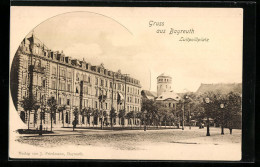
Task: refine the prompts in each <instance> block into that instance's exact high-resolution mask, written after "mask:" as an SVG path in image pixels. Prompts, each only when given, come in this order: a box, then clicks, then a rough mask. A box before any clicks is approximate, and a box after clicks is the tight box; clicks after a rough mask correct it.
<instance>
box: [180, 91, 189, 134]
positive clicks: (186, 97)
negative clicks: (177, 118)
mask: <svg viewBox="0 0 260 167" xmlns="http://www.w3.org/2000/svg"><path fill="white" fill-rule="evenodd" d="M187 99H189V96H188V95H185V96H184V101H183V112H182V130H184V112H185V102H186V100H187Z"/></svg>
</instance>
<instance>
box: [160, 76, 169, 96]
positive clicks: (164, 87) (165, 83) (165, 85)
mask: <svg viewBox="0 0 260 167" xmlns="http://www.w3.org/2000/svg"><path fill="white" fill-rule="evenodd" d="M171 84H172V77H171V76H169V75H166V74H165V73H162V74H161V75H159V76H158V77H157V97H159V96H160V95H161V94H162V93H163V92H169V91H171Z"/></svg>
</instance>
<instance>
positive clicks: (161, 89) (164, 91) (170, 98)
mask: <svg viewBox="0 0 260 167" xmlns="http://www.w3.org/2000/svg"><path fill="white" fill-rule="evenodd" d="M171 84H172V77H171V76H169V75H166V74H165V73H162V74H161V75H159V76H158V77H157V92H153V91H149V90H142V93H141V95H142V98H144V99H149V100H156V101H157V102H161V103H162V104H163V105H164V106H165V107H170V108H175V107H176V103H178V102H179V100H181V97H180V96H179V95H178V94H177V93H175V92H174V91H173V90H171Z"/></svg>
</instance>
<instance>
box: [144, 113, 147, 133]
mask: <svg viewBox="0 0 260 167" xmlns="http://www.w3.org/2000/svg"><path fill="white" fill-rule="evenodd" d="M146 114H147V111H146V110H144V131H146Z"/></svg>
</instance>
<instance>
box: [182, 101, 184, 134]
mask: <svg viewBox="0 0 260 167" xmlns="http://www.w3.org/2000/svg"><path fill="white" fill-rule="evenodd" d="M184 105H185V99H184V101H183V110H182V130H184V110H185V107H184Z"/></svg>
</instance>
